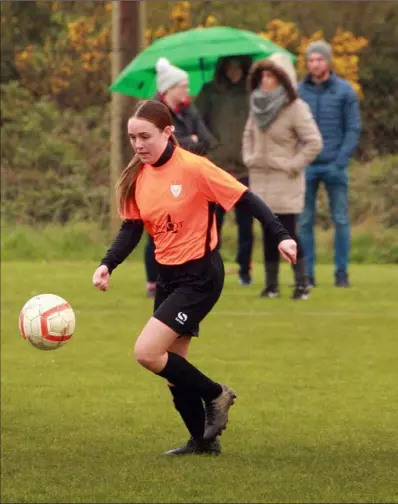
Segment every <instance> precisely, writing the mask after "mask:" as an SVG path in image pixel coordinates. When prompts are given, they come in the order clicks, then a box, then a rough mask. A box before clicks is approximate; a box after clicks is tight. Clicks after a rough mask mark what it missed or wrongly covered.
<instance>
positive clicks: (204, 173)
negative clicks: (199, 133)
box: [198, 159, 247, 212]
mask: <svg viewBox="0 0 398 504" xmlns="http://www.w3.org/2000/svg"><path fill="white" fill-rule="evenodd" d="M198 186H199V187H198V188H199V191H200V192H201V193H202V194H204V195H205V197H206V198H207V199H208V201H212V202H215V203H218V204H219V205H221V206H222V207H223V208H224V210H226V211H227V212H228V211H229V210H231V208H232V207H233V206H234V205H235V203H236V202H237V201H238V200H239V198H240V197H241V196H242V194H243V193H244V192H245V191H247V187H246V186H245V185H243V184H241V183H240V182H239V181H238V180H236V178H235V177H233V176H232V175H230V174H229V173H228V172H226V171H225V170H222V169H221V168H219V167H218V166H216V165H215V164H213V163H212V162H211V161H209V160H208V159H203V160H202V162H201V165H200V168H199V177H198Z"/></svg>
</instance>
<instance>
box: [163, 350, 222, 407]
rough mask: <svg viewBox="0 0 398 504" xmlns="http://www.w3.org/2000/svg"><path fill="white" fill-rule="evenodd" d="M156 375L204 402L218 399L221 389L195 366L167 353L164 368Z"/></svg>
mask: <svg viewBox="0 0 398 504" xmlns="http://www.w3.org/2000/svg"><path fill="white" fill-rule="evenodd" d="M156 374H157V375H159V376H161V377H162V378H166V380H167V381H168V382H169V383H172V384H173V385H175V386H176V387H179V388H181V389H185V390H188V391H189V392H190V393H191V394H196V395H198V396H199V397H201V398H202V399H203V400H204V401H212V400H213V399H215V398H216V397H218V396H219V395H220V394H221V392H222V388H221V385H220V384H219V383H216V382H214V381H212V380H210V378H208V377H207V376H205V375H204V374H203V373H201V372H200V371H199V369H197V368H196V367H195V366H193V365H192V364H191V363H189V362H188V361H187V360H186V359H184V357H181V355H178V354H175V353H173V352H168V359H167V363H166V365H165V367H164V368H163V369H162V371H160V372H159V373H156Z"/></svg>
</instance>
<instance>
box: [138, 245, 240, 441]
mask: <svg viewBox="0 0 398 504" xmlns="http://www.w3.org/2000/svg"><path fill="white" fill-rule="evenodd" d="M189 268H190V270H189V274H190V278H191V279H192V278H193V279H195V280H190V282H189V284H187V283H186V280H182V281H181V282H180V281H178V280H177V281H173V282H172V283H171V284H164V285H163V282H159V283H158V286H160V289H161V290H160V293H161V292H164V294H165V296H166V295H167V297H166V298H165V299H164V300H163V301H162V302H161V304H160V305H159V304H158V302H159V301H160V298H159V297H158V295H157V297H156V298H155V313H154V317H152V318H151V319H150V320H149V321H148V323H147V325H146V326H145V327H144V329H143V331H142V332H141V334H140V336H139V338H138V340H137V342H136V344H135V356H136V359H137V361H138V362H139V363H140V364H141V365H142V366H144V367H145V368H147V369H149V370H150V371H152V372H153V373H156V374H158V375H159V376H162V377H163V378H165V379H166V380H168V382H169V383H171V384H173V385H175V386H176V387H179V388H183V389H186V390H187V391H188V392H189V393H190V394H195V395H199V396H200V397H201V398H202V399H203V401H204V402H205V404H206V419H207V421H206V429H205V433H204V436H203V437H204V439H205V440H210V439H214V438H215V437H216V436H217V435H218V434H220V432H221V431H222V430H223V429H225V427H226V424H227V421H228V410H229V408H230V406H231V405H232V404H233V402H234V399H235V397H236V396H235V393H234V392H233V391H232V389H230V388H229V387H227V386H225V385H221V384H219V383H217V382H214V381H213V380H211V379H210V378H208V377H207V376H205V375H204V374H203V373H201V372H200V371H199V370H198V369H197V368H196V367H195V366H193V365H192V364H190V363H189V362H188V361H187V360H186V359H184V358H183V357H181V356H180V355H178V354H176V353H174V352H170V351H169V348H170V347H171V345H172V344H173V343H174V342H175V341H176V339H177V337H178V336H179V335H184V334H187V333H191V334H195V330H197V328H198V326H199V323H200V322H201V320H203V319H204V318H205V316H206V315H207V314H208V313H209V311H210V310H211V309H212V308H213V306H214V305H215V303H216V302H217V300H218V298H219V297H220V294H221V291H222V286H223V282H224V266H223V263H222V260H221V257H220V255H219V254H218V252H214V253H213V254H211V256H209V257H206V258H204V259H203V261H197V262H195V263H194V264H190V265H189ZM185 273H186V272H185ZM161 275H162V274H161ZM181 278H182V279H185V278H186V274H184V273H181ZM173 289H174V290H173Z"/></svg>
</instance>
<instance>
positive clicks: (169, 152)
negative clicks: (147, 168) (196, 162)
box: [152, 140, 175, 168]
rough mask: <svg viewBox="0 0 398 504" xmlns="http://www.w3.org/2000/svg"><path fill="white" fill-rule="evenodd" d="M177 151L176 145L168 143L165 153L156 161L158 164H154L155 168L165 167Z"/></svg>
mask: <svg viewBox="0 0 398 504" xmlns="http://www.w3.org/2000/svg"><path fill="white" fill-rule="evenodd" d="M174 151H175V145H174V144H172V143H171V142H170V140H169V141H168V143H167V145H166V148H165V150H164V151H163V154H162V155H161V156H160V158H159V159H158V160H157V161H156V163H153V165H152V166H153V167H154V168H159V167H160V166H163V165H165V164H166V163H167V162H168V161H170V159H171V158H172V156H173V154H174Z"/></svg>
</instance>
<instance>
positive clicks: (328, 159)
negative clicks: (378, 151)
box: [299, 72, 361, 168]
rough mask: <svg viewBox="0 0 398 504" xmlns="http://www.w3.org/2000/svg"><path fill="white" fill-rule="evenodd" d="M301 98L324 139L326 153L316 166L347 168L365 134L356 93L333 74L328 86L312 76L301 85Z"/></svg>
mask: <svg viewBox="0 0 398 504" xmlns="http://www.w3.org/2000/svg"><path fill="white" fill-rule="evenodd" d="M299 95H300V97H301V98H302V99H303V100H304V101H306V102H307V103H308V105H309V106H310V108H311V110H312V114H313V116H314V118H315V121H316V123H317V124H318V128H319V130H320V132H321V135H322V138H323V149H322V151H321V153H320V154H319V155H318V157H317V158H316V159H315V160H314V161H313V162H312V165H320V164H331V163H333V164H335V165H336V166H338V167H339V168H345V167H346V166H347V165H348V163H349V161H350V158H351V156H352V154H353V152H354V150H355V148H356V146H357V145H358V142H359V136H360V132H361V118H360V113H359V103H358V98H357V95H356V93H355V91H354V90H353V88H352V87H351V85H350V84H349V83H348V82H347V81H346V80H344V79H340V78H339V77H337V76H336V74H334V73H333V72H332V73H331V74H330V77H329V79H328V80H327V81H326V82H324V83H322V84H318V85H317V84H315V83H314V82H313V81H312V79H311V76H310V75H308V76H307V77H306V79H305V80H304V81H303V82H301V83H300V85H299Z"/></svg>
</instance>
